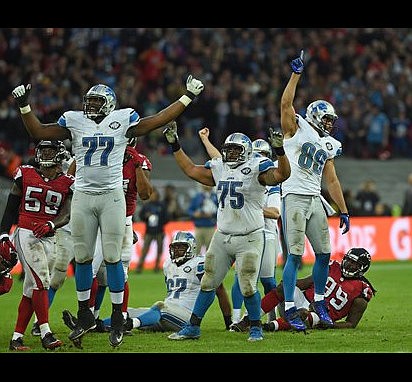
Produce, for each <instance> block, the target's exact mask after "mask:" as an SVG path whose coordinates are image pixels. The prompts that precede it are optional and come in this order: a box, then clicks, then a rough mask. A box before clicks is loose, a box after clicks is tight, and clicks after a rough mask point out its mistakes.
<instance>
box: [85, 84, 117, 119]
mask: <svg viewBox="0 0 412 382" xmlns="http://www.w3.org/2000/svg"><path fill="white" fill-rule="evenodd" d="M116 102H117V98H116V94H115V92H114V91H113V89H111V88H109V87H108V86H106V85H102V84H99V85H95V86H93V87H91V88H90V89H89V91H88V92H87V93H86V94H85V96H84V97H83V113H84V115H85V116H86V117H87V118H90V119H96V118H97V117H106V116H107V115H109V114H110V113H111V112H112V111H113V110H114V109H115V107H116Z"/></svg>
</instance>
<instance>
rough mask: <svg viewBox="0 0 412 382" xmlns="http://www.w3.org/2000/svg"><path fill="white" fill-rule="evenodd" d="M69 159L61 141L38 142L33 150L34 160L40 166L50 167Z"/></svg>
mask: <svg viewBox="0 0 412 382" xmlns="http://www.w3.org/2000/svg"><path fill="white" fill-rule="evenodd" d="M68 158H70V154H69V153H68V151H67V150H66V146H65V145H64V143H63V142H62V141H40V142H39V143H38V144H37V146H36V150H35V154H34V160H35V162H36V163H38V164H39V165H40V166H44V167H52V166H56V165H57V164H60V163H62V161H63V160H64V159H68Z"/></svg>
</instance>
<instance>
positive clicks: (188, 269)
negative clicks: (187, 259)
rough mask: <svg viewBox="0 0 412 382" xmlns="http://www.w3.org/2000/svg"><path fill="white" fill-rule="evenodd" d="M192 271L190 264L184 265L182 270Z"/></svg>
mask: <svg viewBox="0 0 412 382" xmlns="http://www.w3.org/2000/svg"><path fill="white" fill-rule="evenodd" d="M191 271H192V267H191V266H190V265H186V266H185V267H184V268H183V272H186V273H190V272H191Z"/></svg>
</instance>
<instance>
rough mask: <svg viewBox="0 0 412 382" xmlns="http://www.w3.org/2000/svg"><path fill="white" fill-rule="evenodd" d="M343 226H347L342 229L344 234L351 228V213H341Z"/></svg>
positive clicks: (341, 225) (341, 224)
mask: <svg viewBox="0 0 412 382" xmlns="http://www.w3.org/2000/svg"><path fill="white" fill-rule="evenodd" d="M343 226H345V228H344V229H343V231H342V235H344V234H345V233H346V232H348V231H349V229H350V222H349V214H340V222H339V228H342V227H343Z"/></svg>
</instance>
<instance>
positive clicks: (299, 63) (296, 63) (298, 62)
mask: <svg viewBox="0 0 412 382" xmlns="http://www.w3.org/2000/svg"><path fill="white" fill-rule="evenodd" d="M303 56H304V53H303V49H302V50H301V51H300V56H299V57H298V58H295V59H294V60H292V62H291V63H290V66H291V68H292V70H293V73H296V74H302V72H303V69H304V67H305V65H304V63H303Z"/></svg>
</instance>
